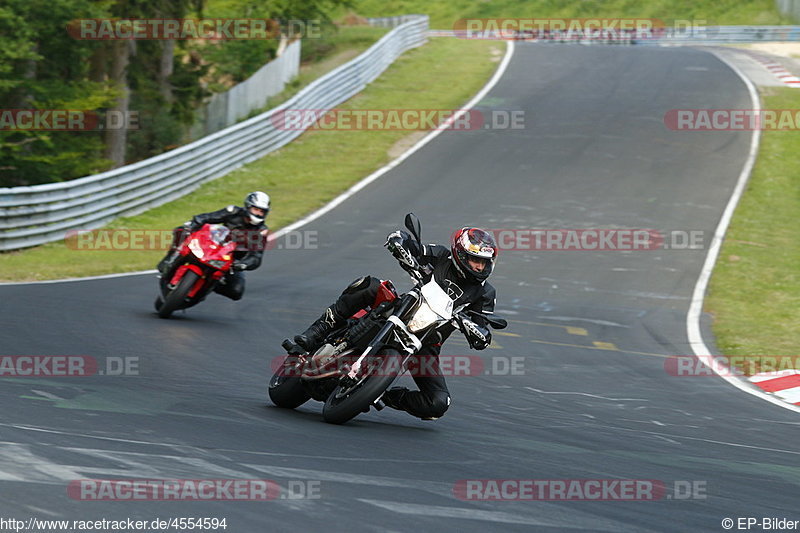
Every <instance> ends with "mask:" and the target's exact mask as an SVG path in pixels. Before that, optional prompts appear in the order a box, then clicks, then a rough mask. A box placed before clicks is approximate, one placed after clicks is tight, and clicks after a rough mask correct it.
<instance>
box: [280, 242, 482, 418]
mask: <svg viewBox="0 0 800 533" xmlns="http://www.w3.org/2000/svg"><path fill="white" fill-rule="evenodd" d="M385 246H387V248H388V249H389V250H390V251H391V252H392V254H393V255H394V256H395V257H396V258H397V259H398V261H400V264H401V266H403V267H404V268H420V267H421V271H422V272H423V282H425V283H427V282H428V281H430V279H431V277H433V278H435V279H436V281H437V283H438V284H439V285H440V286H441V287H442V288H443V289H444V290H445V291H446V292H447V293H448V295H449V296H450V297H451V298H453V300H455V306H456V307H457V306H460V305H462V304H464V303H469V305H468V306H467V308H466V309H469V310H472V311H477V312H478V313H481V314H491V313H493V312H494V305H495V290H494V287H492V286H491V285H490V284H489V283H487V282H486V279H487V278H488V277H489V275H490V274H491V273H492V269H493V267H494V262H495V259H496V258H497V244H496V243H495V240H494V238H493V237H492V235H491V234H490V233H488V232H486V231H484V230H481V229H478V228H462V229H461V230H459V231H458V232H456V233H455V235H454V236H453V240H452V243H451V247H450V249H449V250H448V249H447V247H445V246H441V245H437V244H428V245H424V246H422V247H421V248H422V249H420V247H419V246H418V245H417V242H416V240H415V239H413V238H412V237H411V236H410V235H409V234H408V233H406V232H405V231H402V230H399V231H395V232H393V233H391V234H389V236H388V238H387V242H386V244H385ZM380 284H381V280H379V279H378V278H375V277H373V276H364V277H361V278H358V279H357V280H355V281H354V282H353V283H351V284H350V285H349V286H348V287H347V288H346V289H345V290H344V291H343V292H342V294H341V295H340V296H339V298H338V299H337V300H336V301H335V302H334V303H333V304H332V305H331V306H330V307H328V308H327V309H325V312H324V313H323V314H322V316H321V317H320V318H318V319H317V320H316V321H315V322H314V323H313V324H311V326H309V328H308V329H307V330H306V331H304V332H303V333H301V334H300V335H296V336H295V337H294V342H292V341H291V340H287V341H288V345H285V346H287V347H291V346H292V345H293V346H294V347H293V348H290V349H289V350H288V352H289V354H290V355H300V354H303V353H313V352H314V351H316V350H317V349H318V348H319V347H320V346H321V344H322V341H323V340H324V339H325V336H326V335H327V334H328V333H330V332H331V331H333V330H334V329H336V328H338V327H340V326H342V325H343V324H344V323H345V322H346V320H347V318H348V317H350V316H352V315H353V314H355V313H356V312H358V311H359V310H360V309H363V308H365V307H367V306H370V305H371V304H372V303H373V302H374V301H375V296H376V295H377V293H378V289H379V287H380ZM472 317H473V319H472V323H473V325H474V326H475V330H476V332H477V333H476V334H470V333H469V332H468V331H466V328H465V336H466V337H467V341H468V342H469V345H470V347H471V348H473V349H476V350H483V349H485V348H486V347H487V346H489V344H491V341H492V334H491V330H490V329H489V328H488V322H487V321H485V320H482V319H481V317H480V315H472ZM454 330H455V327H453V326H449V327H448V328H444V330H443V331H442V330H440V331H441V333H442V340H441V342H439V343H437V344H434V345H428V346H423V347H422V350H421V351H420V354H419V355H420V356H431V357H435V358H436V361H434V362H433V364H431V365H425V366H426V368H429V369H432V371H431V372H430V374H431V375H424V376H414V382H415V383H416V384H417V386H418V387H419V390H417V391H412V390H409V389H407V388H405V387H393V388H391V389H389V390H388V391H386V392H385V393H384V395H383V397H382V398H381V399H382V401H383V403H384V404H386V405H387V406H389V407H392V408H394V409H398V410H402V411H406V412H408V413H410V414H411V415H413V416H416V417H419V418H422V419H423V420H435V419H436V418H439V417H441V416H442V415H444V413H445V411H447V409H448V408H449V407H450V392H449V391H448V390H447V384H446V382H445V379H444V377H443V376H442V375H441V370H440V367H439V361H438V356H439V353H440V350H441V345H442V344H443V343H444V341H445V340H446V339H447V338H448V337H449V336H450V334H451V333H452V332H453V331H454Z"/></svg>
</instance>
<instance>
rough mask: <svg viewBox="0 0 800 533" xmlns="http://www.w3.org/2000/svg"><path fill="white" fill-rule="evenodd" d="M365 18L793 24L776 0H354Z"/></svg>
mask: <svg viewBox="0 0 800 533" xmlns="http://www.w3.org/2000/svg"><path fill="white" fill-rule="evenodd" d="M352 10H353V11H354V12H356V13H358V14H359V15H363V16H366V17H387V16H391V15H405V14H409V13H425V14H428V15H430V17H431V28H435V29H451V28H452V27H453V23H454V22H455V21H456V20H458V19H460V18H469V17H472V18H494V17H514V18H517V17H519V18H539V19H541V18H547V17H564V18H567V17H575V18H582V17H612V18H615V17H642V18H657V19H660V20H662V21H664V22H665V23H666V24H671V23H672V21H673V20H676V19H685V20H705V21H707V24H712V25H713V24H791V23H792V22H791V19H790V18H789V17H787V16H784V15H781V14H780V13H779V12H778V10H777V8H776V6H775V0H647V1H646V2H643V1H642V0H560V1H554V0H491V1H483V2H476V1H475V0H392V1H391V2H387V1H386V0H356V1H355V3H354V6H353V8H352Z"/></svg>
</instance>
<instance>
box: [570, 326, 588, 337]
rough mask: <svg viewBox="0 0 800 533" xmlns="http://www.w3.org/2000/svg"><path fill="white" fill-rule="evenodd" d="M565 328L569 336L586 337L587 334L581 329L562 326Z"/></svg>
mask: <svg viewBox="0 0 800 533" xmlns="http://www.w3.org/2000/svg"><path fill="white" fill-rule="evenodd" d="M564 327H565V328H567V333H569V334H570V335H588V334H589V332H588V331H586V330H585V329H583V328H576V327H575V326H564Z"/></svg>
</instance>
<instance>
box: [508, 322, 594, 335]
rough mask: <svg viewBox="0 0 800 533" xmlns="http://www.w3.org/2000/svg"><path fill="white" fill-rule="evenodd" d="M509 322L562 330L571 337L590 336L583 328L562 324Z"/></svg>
mask: <svg viewBox="0 0 800 533" xmlns="http://www.w3.org/2000/svg"><path fill="white" fill-rule="evenodd" d="M509 322H516V323H517V324H528V325H531V326H547V327H550V328H562V329H564V330H565V331H566V332H567V333H569V334H570V335H583V336H586V335H588V334H589V332H588V331H586V330H585V329H583V328H579V327H577V326H564V325H561V324H548V323H547V322H528V321H527V320H509Z"/></svg>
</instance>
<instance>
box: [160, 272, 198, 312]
mask: <svg viewBox="0 0 800 533" xmlns="http://www.w3.org/2000/svg"><path fill="white" fill-rule="evenodd" d="M199 278H200V276H198V275H197V274H196V273H194V272H192V271H191V270H187V271H186V273H185V274H184V275H183V278H181V280H180V281H179V282H178V285H177V286H176V287H175V288H174V289H172V290H171V291H170V292H169V293H167V295H166V297H165V298H164V302H163V303H162V304H161V307H160V308H159V310H158V316H159V317H161V318H169V317H170V315H171V314H172V312H173V311H177V310H178V309H180V308H181V307H183V306H184V304H185V300H186V295H187V294H189V291H190V290H192V287H194V284H195V282H196V281H197V280H198V279H199Z"/></svg>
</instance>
